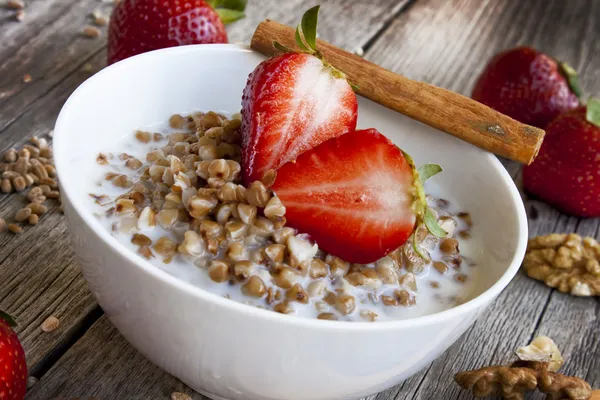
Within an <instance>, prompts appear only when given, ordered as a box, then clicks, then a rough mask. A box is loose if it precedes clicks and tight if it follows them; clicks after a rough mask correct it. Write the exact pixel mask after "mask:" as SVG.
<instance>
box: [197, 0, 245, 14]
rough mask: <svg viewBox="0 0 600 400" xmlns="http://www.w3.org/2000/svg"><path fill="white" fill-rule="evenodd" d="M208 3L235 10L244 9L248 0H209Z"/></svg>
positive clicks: (212, 5) (215, 6) (213, 6)
mask: <svg viewBox="0 0 600 400" xmlns="http://www.w3.org/2000/svg"><path fill="white" fill-rule="evenodd" d="M207 3H208V5H209V6H211V7H212V8H214V9H217V8H227V9H229V10H233V11H244V10H245V9H246V3H248V0H208V1H207Z"/></svg>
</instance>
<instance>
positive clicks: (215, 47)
mask: <svg viewBox="0 0 600 400" xmlns="http://www.w3.org/2000/svg"><path fill="white" fill-rule="evenodd" d="M188 52H194V53H195V52H200V53H202V52H207V53H208V52H225V53H227V52H235V53H254V52H253V51H252V50H250V49H249V48H248V47H247V46H241V45H237V44H203V45H188V46H180V47H171V48H166V49H160V50H154V51H150V52H147V53H143V54H140V55H137V56H133V57H130V58H127V59H125V60H122V61H119V62H117V63H115V64H113V65H110V66H108V67H106V68H104V69H102V70H101V71H99V72H98V73H96V74H95V75H93V76H91V77H90V78H88V79H87V80H86V81H84V82H83V83H82V84H81V85H80V86H79V87H78V88H77V89H76V90H75V91H74V92H73V93H72V94H71V95H70V96H69V98H68V99H67V101H66V102H65V104H64V105H63V107H62V108H61V111H60V113H59V116H58V118H57V121H56V124H55V129H54V132H55V134H54V140H53V146H54V154H55V165H56V169H57V174H58V177H59V182H60V186H61V189H62V190H61V195H62V196H65V197H66V198H67V199H68V202H69V203H70V204H71V205H72V207H73V209H74V211H75V212H76V213H77V214H78V215H79V217H80V218H81V219H82V220H83V221H84V223H85V224H86V225H87V227H88V228H89V229H90V230H91V231H92V232H94V234H96V236H97V237H98V238H99V239H100V240H101V241H102V242H103V243H104V244H105V245H106V246H108V247H109V248H111V249H112V250H114V251H116V252H117V253H119V254H120V255H121V256H122V257H124V258H125V259H127V260H128V261H129V262H131V263H132V264H133V265H135V267H137V268H140V269H141V270H142V271H143V272H144V273H146V274H149V275H150V276H151V277H152V278H154V279H156V280H159V281H161V282H162V283H165V284H167V285H168V286H170V287H172V288H173V290H180V291H182V292H184V293H186V294H188V295H190V296H192V297H194V298H196V299H198V300H201V301H206V302H209V303H212V304H215V305H216V306H218V307H224V308H226V309H228V310H229V311H233V312H240V313H243V314H246V315H247V316H252V317H254V318H256V320H257V321H259V320H268V321H275V322H279V323H282V324H291V325H293V326H300V327H311V328H316V329H326V330H344V331H348V330H352V331H364V330H367V331H371V330H376V331H381V330H395V329H403V328H409V327H419V326H424V325H428V324H431V323H439V322H441V321H445V320H450V319H454V318H458V317H460V316H462V315H465V314H469V313H474V312H476V311H477V310H478V309H480V308H482V307H485V306H487V305H488V304H489V303H491V301H492V300H494V299H495V298H496V297H497V296H498V295H499V294H500V293H501V292H502V290H504V288H506V286H508V284H509V283H510V282H511V280H512V279H513V277H514V276H515V275H516V273H517V272H518V270H519V267H520V264H521V261H522V259H523V257H524V255H525V250H526V245H527V237H528V226H527V217H526V213H525V206H524V204H523V201H522V200H521V196H520V194H519V191H518V189H517V187H516V185H515V182H514V181H513V179H512V178H511V176H510V175H509V173H508V172H507V170H506V169H505V168H504V166H503V165H502V164H501V163H500V161H499V160H498V159H497V158H496V157H495V156H494V155H493V154H492V153H485V152H484V151H483V150H481V152H482V153H485V154H482V156H483V157H485V158H487V160H488V161H489V162H490V163H491V165H492V167H493V169H494V171H495V172H496V173H497V174H499V176H500V177H501V178H502V182H503V183H504V185H505V190H508V192H509V193H510V198H511V200H512V203H513V207H514V208H515V209H516V212H517V221H518V235H519V240H518V244H517V246H516V249H515V252H514V255H513V257H512V260H511V261H510V265H509V266H508V268H507V269H506V271H505V272H504V273H503V274H502V276H501V277H500V278H499V279H498V280H497V281H496V282H495V283H494V284H493V285H492V286H490V287H489V288H488V289H487V290H485V291H484V292H483V293H481V294H479V295H478V296H476V297H475V298H473V299H471V300H469V301H467V302H465V303H463V304H461V305H458V306H456V307H452V308H450V309H447V310H443V311H440V312H437V313H433V314H428V315H424V316H419V317H415V318H408V319H400V320H385V321H378V322H376V323H373V322H366V321H356V322H354V321H327V320H319V319H316V318H315V319H313V318H302V317H297V316H293V315H292V316H290V315H284V314H280V313H277V312H274V311H270V310H265V309H260V308H257V307H253V306H250V305H247V304H243V303H240V302H237V301H232V300H229V299H226V298H223V297H221V296H219V295H217V294H215V293H212V292H210V291H208V290H206V289H203V288H201V287H199V286H196V285H194V284H192V283H189V282H186V281H185V280H183V279H181V278H179V277H176V276H174V275H171V274H169V273H168V272H166V271H164V270H162V269H160V268H157V267H156V266H154V265H153V264H151V263H150V262H149V261H147V260H145V259H143V258H142V257H140V256H138V255H136V254H135V253H134V252H132V251H131V250H130V249H128V248H126V247H125V246H124V245H123V244H122V243H120V242H119V241H118V240H117V239H116V238H114V237H113V236H111V235H110V234H109V232H108V231H107V230H106V229H105V228H103V227H102V225H101V224H100V222H99V221H98V220H97V219H96V218H94V216H93V215H92V213H91V212H90V211H89V210H88V209H87V208H86V207H85V205H84V204H83V202H84V200H83V197H82V196H77V195H76V191H75V190H74V189H73V186H72V184H71V182H70V181H69V180H68V179H60V178H61V177H62V176H68V168H67V166H68V161H67V156H68V152H66V151H63V147H66V145H67V138H68V134H67V132H65V131H66V128H64V127H63V126H64V124H65V123H66V122H65V120H66V119H67V117H68V115H69V114H70V113H71V108H72V105H73V104H74V103H76V102H77V100H78V98H79V97H80V96H82V93H84V92H85V90H86V88H87V87H88V86H89V85H90V84H91V83H93V82H95V81H97V80H99V79H101V78H102V77H103V76H104V75H107V74H113V73H118V71H119V70H122V69H126V68H130V66H131V67H132V66H134V65H136V64H139V63H144V65H146V66H147V64H145V63H147V62H148V61H151V60H152V59H153V58H156V57H167V56H169V55H172V54H178V53H188ZM136 68H137V67H136ZM432 129H435V128H432ZM456 140H458V139H456Z"/></svg>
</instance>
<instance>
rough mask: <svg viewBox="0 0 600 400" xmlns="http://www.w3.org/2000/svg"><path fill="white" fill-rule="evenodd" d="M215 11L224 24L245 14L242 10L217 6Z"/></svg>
mask: <svg viewBox="0 0 600 400" xmlns="http://www.w3.org/2000/svg"><path fill="white" fill-rule="evenodd" d="M215 12H216V13H217V14H218V15H219V18H220V19H221V22H223V23H224V24H225V25H227V24H230V23H232V22H235V21H237V20H240V19H242V18H244V17H245V16H246V15H245V14H244V12H243V11H238V10H232V9H229V8H217V9H215Z"/></svg>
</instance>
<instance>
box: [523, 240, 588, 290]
mask: <svg viewBox="0 0 600 400" xmlns="http://www.w3.org/2000/svg"><path fill="white" fill-rule="evenodd" d="M523 269H524V271H525V273H526V274H527V275H528V276H529V277H531V278H533V279H537V280H539V281H542V282H544V283H545V284H546V285H547V286H549V287H552V288H556V289H558V290H559V291H561V292H563V293H570V294H571V295H573V296H600V244H599V243H598V241H597V240H596V239H594V238H591V237H586V238H582V237H581V236H580V235H577V234H574V233H571V234H568V235H567V234H558V233H553V234H550V235H545V236H538V237H535V238H533V239H531V240H530V241H529V243H528V245H527V253H526V254H525V259H524V260H523Z"/></svg>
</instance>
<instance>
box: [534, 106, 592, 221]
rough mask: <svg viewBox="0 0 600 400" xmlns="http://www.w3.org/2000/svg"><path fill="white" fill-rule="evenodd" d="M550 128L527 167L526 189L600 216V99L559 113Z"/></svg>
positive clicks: (561, 206) (551, 201)
mask: <svg viewBox="0 0 600 400" xmlns="http://www.w3.org/2000/svg"><path fill="white" fill-rule="evenodd" d="M546 132H547V135H546V138H545V140H544V143H542V147H541V149H540V152H539V154H538V156H537V158H536V159H535V161H534V162H533V163H532V164H531V165H529V166H526V167H524V168H523V185H524V187H525V190H526V191H527V192H529V193H531V194H533V195H535V196H537V197H539V198H540V199H542V200H544V201H546V202H547V203H549V204H551V205H553V206H555V207H556V208H558V209H559V210H561V211H563V212H565V213H567V214H570V215H576V216H580V217H600V100H594V99H591V100H590V101H589V102H588V104H587V106H582V107H579V108H578V109H576V110H573V111H569V112H567V113H564V114H562V115H560V116H558V117H557V118H556V119H555V120H554V121H552V122H551V123H550V124H549V125H548V126H547V127H546Z"/></svg>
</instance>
